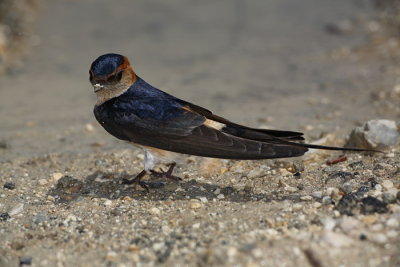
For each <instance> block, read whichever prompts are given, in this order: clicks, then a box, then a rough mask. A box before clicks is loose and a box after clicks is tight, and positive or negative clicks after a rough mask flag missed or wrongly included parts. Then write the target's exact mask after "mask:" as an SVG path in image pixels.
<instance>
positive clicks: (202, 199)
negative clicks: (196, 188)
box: [199, 197, 208, 203]
mask: <svg viewBox="0 0 400 267" xmlns="http://www.w3.org/2000/svg"><path fill="white" fill-rule="evenodd" d="M199 200H200V201H201V202H203V203H207V202H208V199H207V198H206V197H199Z"/></svg>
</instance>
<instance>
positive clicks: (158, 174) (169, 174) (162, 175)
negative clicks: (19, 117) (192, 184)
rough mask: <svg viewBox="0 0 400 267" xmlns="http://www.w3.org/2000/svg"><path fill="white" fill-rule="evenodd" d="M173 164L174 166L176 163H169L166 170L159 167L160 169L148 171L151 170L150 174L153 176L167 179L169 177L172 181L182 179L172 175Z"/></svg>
mask: <svg viewBox="0 0 400 267" xmlns="http://www.w3.org/2000/svg"><path fill="white" fill-rule="evenodd" d="M175 166H176V163H171V164H169V168H168V170H167V171H164V170H163V169H161V170H160V171H155V170H150V172H151V175H152V176H154V177H158V178H167V179H171V180H174V181H182V178H180V177H178V176H175V175H172V172H173V171H174V168H175Z"/></svg>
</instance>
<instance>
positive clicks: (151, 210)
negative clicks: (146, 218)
mask: <svg viewBox="0 0 400 267" xmlns="http://www.w3.org/2000/svg"><path fill="white" fill-rule="evenodd" d="M149 212H150V214H153V215H160V214H161V211H160V209H158V208H156V207H153V208H151V209H150V210H149Z"/></svg>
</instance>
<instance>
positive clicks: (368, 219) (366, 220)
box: [362, 214, 378, 225]
mask: <svg viewBox="0 0 400 267" xmlns="http://www.w3.org/2000/svg"><path fill="white" fill-rule="evenodd" d="M377 220H378V217H377V216H376V215H375V214H371V215H367V216H364V217H363V218H362V221H363V223H365V224H366V225H372V224H374V223H375V222H376V221H377Z"/></svg>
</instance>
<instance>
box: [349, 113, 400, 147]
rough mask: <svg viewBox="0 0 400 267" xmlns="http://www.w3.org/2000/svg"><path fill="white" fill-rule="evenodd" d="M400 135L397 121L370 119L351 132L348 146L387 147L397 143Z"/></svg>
mask: <svg viewBox="0 0 400 267" xmlns="http://www.w3.org/2000/svg"><path fill="white" fill-rule="evenodd" d="M399 135H400V134H399V130H398V126H397V125H396V122H395V121H390V120H370V121H368V122H366V123H364V125H363V126H361V127H357V128H355V129H354V130H353V131H352V132H351V134H350V137H349V141H348V142H347V146H349V147H360V148H366V149H378V150H379V149H387V148H389V147H391V146H394V145H395V144H396V143H397V140H398V137H399Z"/></svg>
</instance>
